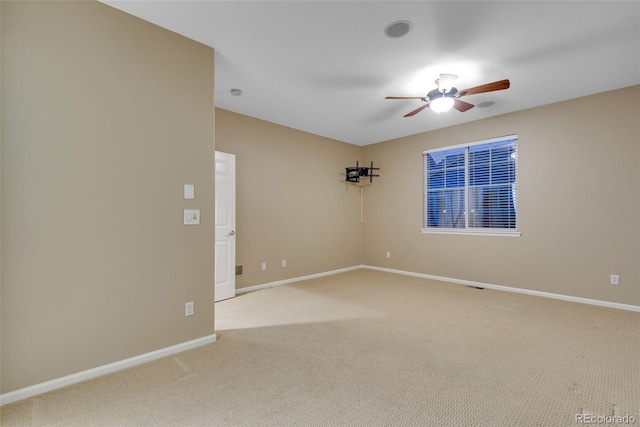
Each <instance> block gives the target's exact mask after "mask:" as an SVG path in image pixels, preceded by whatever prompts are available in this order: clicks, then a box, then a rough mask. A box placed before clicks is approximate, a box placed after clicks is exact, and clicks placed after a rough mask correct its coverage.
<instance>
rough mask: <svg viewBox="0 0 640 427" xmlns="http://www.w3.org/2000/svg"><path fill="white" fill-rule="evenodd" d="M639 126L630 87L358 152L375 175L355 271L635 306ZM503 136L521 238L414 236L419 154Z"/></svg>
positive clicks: (639, 107)
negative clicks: (613, 280) (362, 266)
mask: <svg viewBox="0 0 640 427" xmlns="http://www.w3.org/2000/svg"><path fill="white" fill-rule="evenodd" d="M452 114H457V113H456V112H455V111H454V112H453V113H452ZM639 117H640V87H639V86H635V87H632V88H628V89H623V90H618V91H614V92H608V93H603V94H599V95H594V96H589V97H585V98H580V99H576V100H572V101H567V102H562V103H558V104H554V105H548V106H544V107H539V108H535V109H531V110H526V111H521V112H517V113H513V114H508V115H503V116H499V117H495V118H491V119H487V120H482V121H477V122H472V123H468V124H464V125H460V126H455V127H451V128H446V129H442V130H438V131H434V132H429V133H424V134H420V135H414V136H411V137H406V138H402V139H398V140H394V141H388V142H383V143H380V144H375V145H371V146H367V147H365V149H364V157H365V158H367V159H371V160H373V161H375V162H376V163H378V164H380V166H381V168H382V177H381V178H380V179H379V181H378V182H377V183H376V184H375V185H374V186H372V187H371V189H370V190H368V191H369V192H368V197H367V198H366V199H365V209H366V211H367V212H368V214H367V215H368V220H367V221H366V222H365V230H364V241H363V247H364V251H365V255H364V262H365V263H366V264H370V265H375V266H380V267H388V268H394V269H400V270H407V271H412V272H419V273H426V274H432V275H437V276H444V277H449V278H454V279H464V280H471V281H478V282H484V283H490V284H496V285H503V286H510V287H515V288H525V289H530V290H536V291H543V292H551V293H556V294H563V295H572V296H577V297H582V298H592V299H597V300H603V301H610V302H616V303H623V304H633V305H640V225H639V220H640V125H639V120H638V119H639ZM423 119H425V120H428V117H424V118H423ZM508 134H518V137H519V140H518V144H519V146H518V150H519V158H518V159H519V183H518V186H519V187H518V188H519V193H518V206H519V222H520V230H521V231H522V237H520V238H508V237H486V236H464V235H435V234H422V233H420V232H419V229H420V228H421V227H422V203H423V195H422V194H423V190H422V181H423V178H422V168H423V166H422V151H423V150H424V149H428V148H436V147H444V146H448V145H454V144H461V143H466V142H472V141H477V140H482V139H487V138H492V137H497V136H502V135H508ZM386 251H390V252H391V254H392V256H391V258H390V259H387V258H386V257H385V252H386ZM610 274H619V275H620V285H619V286H612V285H610V284H609V275H610Z"/></svg>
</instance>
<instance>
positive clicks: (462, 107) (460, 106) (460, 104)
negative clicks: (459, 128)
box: [453, 99, 474, 113]
mask: <svg viewBox="0 0 640 427" xmlns="http://www.w3.org/2000/svg"><path fill="white" fill-rule="evenodd" d="M454 101H455V102H454V103H453V108H455V109H456V110H458V111H460V112H461V113H464V112H465V111H467V110H470V109H472V108H473V107H474V105H473V104H469V103H468V102H464V101H460V100H459V99H456V100H454Z"/></svg>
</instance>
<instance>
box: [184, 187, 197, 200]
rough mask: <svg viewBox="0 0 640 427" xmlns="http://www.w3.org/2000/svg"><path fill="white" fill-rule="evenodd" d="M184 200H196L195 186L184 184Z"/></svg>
mask: <svg viewBox="0 0 640 427" xmlns="http://www.w3.org/2000/svg"><path fill="white" fill-rule="evenodd" d="M184 198H185V199H195V198H196V192H195V186H194V185H193V184H185V185H184Z"/></svg>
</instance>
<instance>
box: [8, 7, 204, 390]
mask: <svg viewBox="0 0 640 427" xmlns="http://www.w3.org/2000/svg"><path fill="white" fill-rule="evenodd" d="M1 7H2V239H1V243H2V244H1V250H2V289H1V293H2V331H1V332H2V355H1V356H2V392H3V393H6V392H9V391H12V390H16V389H19V388H22V387H25V386H29V385H33V384H36V383H40V382H43V381H46V380H50V379H54V378H58V377H61V376H64V375H67V374H71V373H75V372H79V371H82V370H84V369H88V368H93V367H96V366H100V365H104V364H106V363H109V362H114V361H118V360H122V359H125V358H128V357H131V356H135V355H138V354H142V353H146V352H149V351H153V350H156V349H159V348H164V347H167V346H170V345H173V344H177V343H182V342H185V341H189V340H192V339H196V338H200V337H204V336H208V335H211V334H213V332H214V325H213V320H214V319H213V277H214V271H213V260H214V256H213V241H214V223H213V216H214V208H213V203H214V197H213V191H214V183H213V177H214V160H213V156H214V109H213V77H214V75H213V71H214V69H213V50H212V49H211V48H208V47H205V46H203V45H200V44H198V43H196V42H193V41H191V40H188V39H186V38H183V37H181V36H178V35H176V34H174V33H172V32H169V31H166V30H163V29H160V28H158V27H156V26H154V25H151V24H148V23H145V22H144V21H141V20H139V19H137V18H133V17H131V16H129V15H126V14H124V13H122V12H120V11H117V10H115V9H112V8H110V7H108V6H105V5H103V4H100V3H97V2H44V3H42V2H16V3H14V2H8V1H3V2H2V3H1ZM186 183H189V184H195V186H196V194H197V199H196V200H195V201H193V203H186V201H185V200H183V195H182V191H183V184H186ZM192 207H193V208H199V209H201V210H202V224H201V225H200V226H198V227H195V226H192V227H186V226H183V225H181V223H182V210H183V209H185V208H192ZM187 301H194V302H195V315H194V316H192V317H189V318H185V317H184V303H185V302H187Z"/></svg>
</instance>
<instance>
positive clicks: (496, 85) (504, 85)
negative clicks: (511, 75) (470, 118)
mask: <svg viewBox="0 0 640 427" xmlns="http://www.w3.org/2000/svg"><path fill="white" fill-rule="evenodd" d="M510 84H511V83H510V82H509V80H507V79H505V80H500V81H497V82H493V83H487V84H486V85H482V86H476V87H472V88H469V89H464V90H459V91H458V96H465V95H476V94H478V93H485V92H493V91H494V90H504V89H509V86H510Z"/></svg>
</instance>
